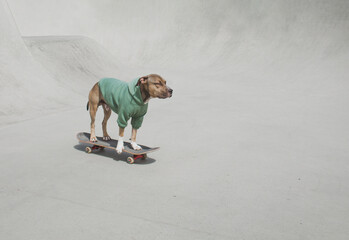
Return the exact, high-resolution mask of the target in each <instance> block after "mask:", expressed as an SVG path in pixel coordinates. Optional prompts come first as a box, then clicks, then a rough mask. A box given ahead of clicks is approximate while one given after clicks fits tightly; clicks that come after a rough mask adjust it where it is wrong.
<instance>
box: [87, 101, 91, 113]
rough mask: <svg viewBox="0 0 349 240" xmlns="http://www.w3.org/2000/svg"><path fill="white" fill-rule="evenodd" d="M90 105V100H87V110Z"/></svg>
mask: <svg viewBox="0 0 349 240" xmlns="http://www.w3.org/2000/svg"><path fill="white" fill-rule="evenodd" d="M89 106H90V102H89V101H87V105H86V110H87V111H88V107H89Z"/></svg>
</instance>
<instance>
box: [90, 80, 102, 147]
mask: <svg viewBox="0 0 349 240" xmlns="http://www.w3.org/2000/svg"><path fill="white" fill-rule="evenodd" d="M99 101H100V92H99V86H98V83H96V84H95V85H94V86H93V88H92V89H91V91H90V93H89V95H88V103H89V106H90V117H91V135H90V141H91V142H96V141H97V138H96V133H95V120H96V113H97V109H98V104H99Z"/></svg>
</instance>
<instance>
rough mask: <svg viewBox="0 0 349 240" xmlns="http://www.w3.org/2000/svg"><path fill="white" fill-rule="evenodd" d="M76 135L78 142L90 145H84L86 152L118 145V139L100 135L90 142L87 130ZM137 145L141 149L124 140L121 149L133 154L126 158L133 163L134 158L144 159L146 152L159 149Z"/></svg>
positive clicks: (113, 147)
mask: <svg viewBox="0 0 349 240" xmlns="http://www.w3.org/2000/svg"><path fill="white" fill-rule="evenodd" d="M76 137H77V139H78V140H79V142H81V143H87V144H90V145H92V146H91V147H86V149H85V150H86V152H87V153H91V152H92V150H96V149H98V150H103V149H104V148H110V149H113V150H115V148H116V146H117V145H118V140H115V139H110V140H109V141H105V140H103V138H102V137H97V142H90V134H89V133H87V132H80V133H78V134H77V135H76ZM138 145H139V146H141V147H142V149H141V150H134V149H133V148H132V146H131V143H129V142H124V149H123V150H122V151H123V152H127V153H129V154H132V155H133V157H128V158H127V162H128V163H133V162H134V160H136V159H139V158H142V159H146V158H147V153H151V152H154V151H157V150H159V149H160V148H159V147H155V148H151V147H148V146H145V145H140V144H138Z"/></svg>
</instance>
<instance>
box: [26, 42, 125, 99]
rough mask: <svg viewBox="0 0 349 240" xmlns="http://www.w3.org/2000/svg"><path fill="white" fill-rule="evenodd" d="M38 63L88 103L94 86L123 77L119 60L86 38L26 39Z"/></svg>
mask: <svg viewBox="0 0 349 240" xmlns="http://www.w3.org/2000/svg"><path fill="white" fill-rule="evenodd" d="M24 42H25V43H26V45H27V47H28V48H29V50H30V52H31V54H32V55H33V57H34V59H35V60H36V61H37V62H39V63H41V64H42V65H43V67H44V68H45V69H46V70H47V72H48V73H49V74H50V75H51V76H52V78H54V79H55V80H56V81H57V82H58V83H59V84H60V85H61V86H63V87H64V88H65V89H71V90H72V91H74V93H75V94H79V95H81V96H83V97H84V98H86V99H87V96H88V92H89V90H90V89H91V88H92V86H93V84H94V83H96V82H97V81H98V80H99V79H101V78H103V77H115V76H119V77H122V76H120V75H122V73H123V72H122V71H121V70H120V68H119V66H118V64H117V63H116V59H115V57H113V56H112V55H111V54H110V53H109V52H108V51H107V50H106V49H104V48H103V47H102V46H101V45H100V44H98V43H97V42H95V41H94V40H92V39H90V38H87V37H83V36H41V37H40V36H39V37H24Z"/></svg>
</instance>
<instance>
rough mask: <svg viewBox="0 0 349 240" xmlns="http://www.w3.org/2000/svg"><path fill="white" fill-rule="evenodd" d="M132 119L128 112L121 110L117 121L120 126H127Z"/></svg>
mask: <svg viewBox="0 0 349 240" xmlns="http://www.w3.org/2000/svg"><path fill="white" fill-rule="evenodd" d="M129 119H130V117H129V116H128V114H127V113H126V112H124V111H119V113H118V120H117V123H118V125H119V127H121V128H125V127H126V126H127V121H128V120H129Z"/></svg>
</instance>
